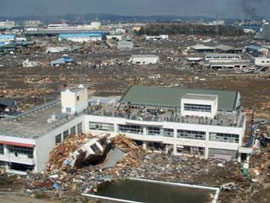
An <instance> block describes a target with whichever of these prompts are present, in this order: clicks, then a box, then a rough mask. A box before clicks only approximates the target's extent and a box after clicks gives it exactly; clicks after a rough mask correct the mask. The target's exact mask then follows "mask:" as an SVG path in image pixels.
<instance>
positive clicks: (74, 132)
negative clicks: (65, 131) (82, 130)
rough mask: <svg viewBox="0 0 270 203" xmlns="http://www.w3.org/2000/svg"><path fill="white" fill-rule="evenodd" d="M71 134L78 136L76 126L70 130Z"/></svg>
mask: <svg viewBox="0 0 270 203" xmlns="http://www.w3.org/2000/svg"><path fill="white" fill-rule="evenodd" d="M70 134H71V135H76V126H73V127H72V128H70Z"/></svg>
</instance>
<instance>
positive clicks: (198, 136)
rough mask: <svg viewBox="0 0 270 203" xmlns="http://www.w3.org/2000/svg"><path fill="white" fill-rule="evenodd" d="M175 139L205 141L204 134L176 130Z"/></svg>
mask: <svg viewBox="0 0 270 203" xmlns="http://www.w3.org/2000/svg"><path fill="white" fill-rule="evenodd" d="M177 138H186V139H195V140H205V132H202V131H193V130H177Z"/></svg>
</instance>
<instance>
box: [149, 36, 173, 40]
mask: <svg viewBox="0 0 270 203" xmlns="http://www.w3.org/2000/svg"><path fill="white" fill-rule="evenodd" d="M145 39H146V40H168V39H169V35H158V36H146V37H145Z"/></svg>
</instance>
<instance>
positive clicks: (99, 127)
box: [89, 122, 114, 131]
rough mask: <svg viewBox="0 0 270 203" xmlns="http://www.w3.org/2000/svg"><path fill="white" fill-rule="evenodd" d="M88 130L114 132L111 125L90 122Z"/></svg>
mask: <svg viewBox="0 0 270 203" xmlns="http://www.w3.org/2000/svg"><path fill="white" fill-rule="evenodd" d="M89 129H92V130H103V131H114V125H113V124H107V123H96V122H90V123H89Z"/></svg>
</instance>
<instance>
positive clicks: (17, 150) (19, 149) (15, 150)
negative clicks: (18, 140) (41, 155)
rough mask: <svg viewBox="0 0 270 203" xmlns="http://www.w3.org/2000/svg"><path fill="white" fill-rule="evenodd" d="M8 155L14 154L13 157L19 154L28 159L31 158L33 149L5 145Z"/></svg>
mask: <svg viewBox="0 0 270 203" xmlns="http://www.w3.org/2000/svg"><path fill="white" fill-rule="evenodd" d="M7 149H8V151H9V153H14V154H15V156H18V155H19V154H25V155H27V156H28V158H33V148H32V147H20V146H14V145H7Z"/></svg>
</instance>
